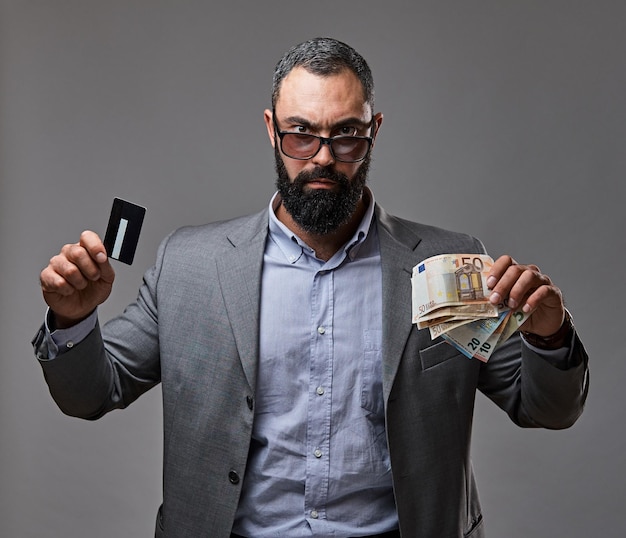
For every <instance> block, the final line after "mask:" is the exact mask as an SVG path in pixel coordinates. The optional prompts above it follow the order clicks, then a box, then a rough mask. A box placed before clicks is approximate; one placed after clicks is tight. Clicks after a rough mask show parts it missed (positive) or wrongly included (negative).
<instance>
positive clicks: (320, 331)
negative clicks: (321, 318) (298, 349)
mask: <svg viewBox="0 0 626 538" xmlns="http://www.w3.org/2000/svg"><path fill="white" fill-rule="evenodd" d="M317 332H318V333H320V334H324V333H325V332H326V329H325V328H324V327H318V328H317Z"/></svg>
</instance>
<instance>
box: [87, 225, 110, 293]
mask: <svg viewBox="0 0 626 538" xmlns="http://www.w3.org/2000/svg"><path fill="white" fill-rule="evenodd" d="M79 244H80V245H81V246H82V247H83V248H84V249H85V250H86V251H87V252H88V253H89V256H90V257H91V258H92V259H93V260H95V262H96V263H97V264H98V268H99V270H100V279H102V280H104V281H105V282H108V283H113V281H114V280H115V270H114V269H113V266H112V265H111V263H110V262H109V257H108V255H107V251H106V248H105V246H104V243H103V242H102V239H100V236H99V235H98V234H97V233H95V232H92V231H90V230H85V231H84V232H83V233H82V234H81V235H80V242H79Z"/></svg>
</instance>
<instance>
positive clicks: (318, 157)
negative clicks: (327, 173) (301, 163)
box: [311, 140, 335, 166]
mask: <svg viewBox="0 0 626 538" xmlns="http://www.w3.org/2000/svg"><path fill="white" fill-rule="evenodd" d="M311 160H312V161H313V162H314V163H315V164H317V165H319V166H328V165H330V164H333V163H334V162H335V158H334V157H333V153H332V151H330V140H323V141H322V147H321V148H320V149H319V151H318V152H317V153H316V154H315V155H314V156H313V157H311Z"/></svg>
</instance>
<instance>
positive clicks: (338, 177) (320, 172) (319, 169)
mask: <svg viewBox="0 0 626 538" xmlns="http://www.w3.org/2000/svg"><path fill="white" fill-rule="evenodd" d="M316 179H327V180H329V181H333V182H335V183H338V184H339V185H340V186H342V187H348V186H349V185H350V181H349V180H348V176H346V175H345V174H342V173H341V172H337V170H333V169H332V168H330V167H328V166H316V167H315V168H313V169H312V170H302V171H301V172H300V173H299V174H298V175H297V176H296V177H295V179H294V181H293V183H294V185H297V186H299V187H302V186H303V185H305V184H306V183H309V182H311V181H315V180H316Z"/></svg>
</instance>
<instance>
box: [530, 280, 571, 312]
mask: <svg viewBox="0 0 626 538" xmlns="http://www.w3.org/2000/svg"><path fill="white" fill-rule="evenodd" d="M540 306H545V307H546V308H557V309H558V308H560V309H563V295H562V293H561V290H560V289H559V288H557V287H556V286H554V285H552V284H546V285H544V286H540V287H538V288H537V289H536V290H534V291H533V292H532V293H530V294H529V296H528V297H527V298H526V301H525V303H524V306H523V307H522V310H523V311H524V312H526V313H528V312H532V311H534V310H537V309H538V308H539V307H540Z"/></svg>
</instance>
